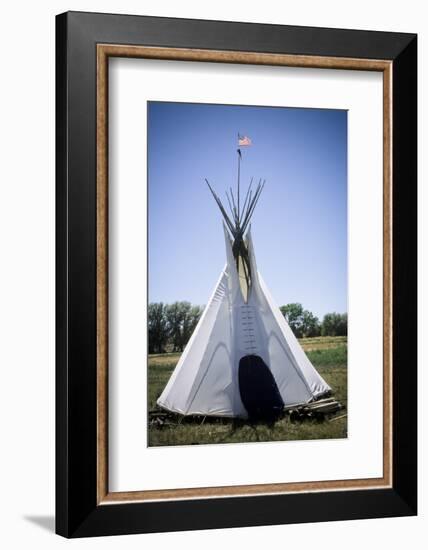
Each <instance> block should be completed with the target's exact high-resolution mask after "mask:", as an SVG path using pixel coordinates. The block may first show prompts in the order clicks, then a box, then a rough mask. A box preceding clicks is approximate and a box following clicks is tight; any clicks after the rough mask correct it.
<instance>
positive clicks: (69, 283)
mask: <svg viewBox="0 0 428 550" xmlns="http://www.w3.org/2000/svg"><path fill="white" fill-rule="evenodd" d="M100 43H103V44H123V45H146V46H156V47H157V46H161V47H171V48H195V49H203V50H211V49H212V50H224V51H237V52H239V51H243V52H247V51H251V52H260V53H281V54H290V55H305V56H319V57H323V56H327V57H330V56H333V57H339V58H340V57H344V58H355V59H366V60H389V61H391V62H392V95H393V99H392V101H393V108H392V121H391V124H392V128H393V132H392V181H393V187H392V189H393V193H392V218H393V225H392V276H393V287H392V303H393V308H392V335H393V336H392V365H393V366H392V372H393V377H392V402H393V427H392V437H393V447H392V448H393V455H392V463H393V481H392V487H390V488H382V489H361V490H337V491H321V492H307V493H295V494H293V493H289V494H275V495H259V496H243V497H230V498H229V497H225V498H200V499H192V500H170V501H161V502H127V503H109V504H108V505H99V504H98V501H97V371H96V360H97V347H96V334H97V315H96V273H97V256H96V238H97V225H96V209H97V202H96V173H97V140H96V136H97V119H96V109H97V105H96V97H97V96H96V79H97V65H96V62H97V59H96V46H97V44H100ZM56 98H57V100H56V159H57V160H56V532H57V533H58V534H60V535H62V536H65V537H85V536H98V535H114V534H126V533H146V532H160V531H178V530H193V529H209V528H226V527H240V526H255V525H273V524H283V523H302V522H320V521H335V520H345V519H362V518H374V517H393V516H409V515H415V514H416V513H417V438H416V435H417V399H416V398H417V374H416V364H417V330H416V328H417V305H416V304H417V294H416V293H417V290H416V288H417V236H416V235H417V231H416V230H417V205H416V202H417V188H416V183H417V181H416V180H417V168H416V167H417V143H416V140H417V104H416V99H417V36H416V35H414V34H404V33H387V32H373V31H355V30H342V29H325V28H309V27H294V26H279V25H265V24H248V23H231V22H219V21H202V20H190V19H172V18H158V17H143V16H124V15H111V14H96V13H80V12H68V13H64V14H61V15H58V16H57V18H56Z"/></svg>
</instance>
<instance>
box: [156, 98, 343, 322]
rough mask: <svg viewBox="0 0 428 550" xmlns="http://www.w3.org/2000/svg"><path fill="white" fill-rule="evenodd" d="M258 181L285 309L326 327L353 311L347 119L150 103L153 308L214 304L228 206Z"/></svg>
mask: <svg viewBox="0 0 428 550" xmlns="http://www.w3.org/2000/svg"><path fill="white" fill-rule="evenodd" d="M238 132H239V133H240V134H241V135H247V136H249V137H250V138H251V140H252V145H251V146H250V147H243V148H242V157H243V160H242V163H241V195H242V194H243V191H242V190H243V189H244V190H246V188H247V186H248V183H249V181H250V179H251V177H252V176H254V180H255V181H258V179H259V178H263V179H266V185H265V188H264V190H263V193H262V195H261V197H260V200H259V203H258V205H257V207H256V209H255V212H254V215H253V218H252V235H253V241H254V246H255V252H256V258H257V265H258V269H259V271H260V272H261V274H262V276H263V278H264V280H265V282H266V284H267V285H268V287H269V288H270V290H271V293H272V295H273V297H274V299H275V301H276V303H277V304H278V305H283V304H286V303H290V302H300V303H302V304H303V306H304V307H305V308H306V309H309V310H310V311H312V312H313V313H314V314H315V315H317V316H318V317H320V318H322V316H323V315H324V314H325V313H328V312H332V311H337V312H341V313H342V312H346V311H347V113H346V111H340V110H328V109H296V108H282V107H281V108H278V107H251V106H230V105H205V104H186V103H164V102H149V103H148V186H149V195H148V196H149V301H150V302H159V301H162V302H165V303H170V302H174V301H176V300H188V301H190V302H192V303H194V304H200V305H204V304H206V303H207V301H208V299H209V296H210V294H211V292H212V290H213V287H214V285H215V283H216V281H217V279H218V276H219V274H220V271H221V270H222V268H223V267H224V264H225V248H224V236H223V229H222V216H221V213H220V211H219V209H218V207H217V205H216V204H215V202H214V199H213V198H212V196H211V194H210V192H209V190H208V188H207V185H206V183H205V181H204V179H205V178H207V179H208V180H209V182H210V183H211V185H212V186H213V187H214V189H215V190H216V192H217V194H218V195H219V196H220V198H221V199H222V200H224V201H225V202H227V199H226V198H225V191H226V190H228V189H229V187H230V186H232V188H233V189H235V188H236V179H237V153H236V149H237V133H238Z"/></svg>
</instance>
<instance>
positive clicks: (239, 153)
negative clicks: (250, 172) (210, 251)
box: [238, 132, 241, 225]
mask: <svg viewBox="0 0 428 550" xmlns="http://www.w3.org/2000/svg"><path fill="white" fill-rule="evenodd" d="M240 178H241V151H240V149H239V132H238V225H239V212H240V210H239V180H240Z"/></svg>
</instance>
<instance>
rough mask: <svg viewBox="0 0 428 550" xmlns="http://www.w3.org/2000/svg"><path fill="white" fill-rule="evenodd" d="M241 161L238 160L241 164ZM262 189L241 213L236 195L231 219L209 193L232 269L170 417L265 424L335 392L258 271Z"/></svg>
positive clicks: (199, 333)
mask: <svg viewBox="0 0 428 550" xmlns="http://www.w3.org/2000/svg"><path fill="white" fill-rule="evenodd" d="M240 157H241V155H240V152H239V159H238V162H240ZM207 183H208V182H207ZM208 185H209V183H208ZM238 185H239V180H238ZM250 187H251V185H250ZM262 189H263V185H262V184H261V182H260V183H259V185H258V187H257V189H256V191H255V193H254V196H252V193H251V191H250V189H249V190H248V192H247V196H246V200H245V202H244V205H243V208H242V211H241V209H240V207H239V201H235V197H234V196H233V195H232V192H231V195H232V196H231V197H230V199H231V202H230V210H231V216H229V215H228V214H227V213H226V211H225V209H224V207H223V205H222V204H221V202H220V199H219V198H218V197H217V195H216V194H215V193H214V191H213V190H212V188H211V186H210V190H211V192H212V193H213V196H214V198H215V200H216V201H217V204H218V205H219V207H220V210H221V212H222V214H223V217H224V220H225V223H224V224H223V225H224V234H225V242H226V257H227V262H226V265H225V268H224V269H223V271H222V273H221V275H220V278H219V281H218V283H217V285H216V287H215V289H214V292H213V294H212V296H211V298H210V300H209V302H208V304H207V306H206V308H205V310H204V313H203V314H202V316H201V319H200V320H199V323H198V325H197V326H196V328H195V330H194V332H193V334H192V336H191V338H190V340H189V342H188V344H187V346H186V348H185V350H184V351H183V354H182V355H181V357H180V360H179V362H178V364H177V366H176V368H175V370H174V372H173V373H172V375H171V378H170V379H169V381H168V383H167V385H166V387H165V389H164V391H163V392H162V394H161V396H160V397H159V399H158V405H160V406H161V407H163V408H165V409H167V410H170V411H173V412H176V413H180V414H183V415H211V416H224V417H243V418H247V417H256V416H261V417H263V416H264V417H266V416H273V415H275V414H276V413H278V412H280V411H281V410H282V409H283V407H284V406H290V405H297V404H302V403H308V402H310V401H313V400H314V399H317V398H319V397H321V396H323V395H325V394H327V393H329V392H330V391H331V388H330V387H329V386H328V384H327V383H326V382H325V381H324V380H323V378H322V377H321V376H320V375H319V374H318V372H317V371H316V370H315V368H314V367H313V365H312V364H311V362H310V361H309V359H308V358H307V356H306V355H305V353H304V351H303V349H302V348H301V346H300V344H299V342H298V341H297V339H296V337H295V336H294V334H293V332H292V331H291V329H290V327H289V326H288V324H287V322H286V320H285V319H284V316H283V315H282V313H281V311H280V310H279V308H278V307H277V306H276V305H275V303H274V302H273V299H272V297H271V295H270V293H269V291H268V289H267V288H266V285H265V283H264V281H263V279H262V277H261V276H260V273H259V272H258V270H257V265H256V260H255V255H254V247H253V242H252V238H251V230H250V228H249V220H250V217H251V215H252V213H253V211H254V207H255V205H256V203H257V200H258V198H259V196H260V193H261V191H262ZM238 196H239V191H238ZM228 199H229V197H228ZM247 228H248V231H246V230H247ZM245 232H246V233H245ZM244 233H245V237H244Z"/></svg>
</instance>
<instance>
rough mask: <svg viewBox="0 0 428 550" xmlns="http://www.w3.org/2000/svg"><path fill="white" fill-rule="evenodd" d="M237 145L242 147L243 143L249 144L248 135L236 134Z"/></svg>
mask: <svg viewBox="0 0 428 550" xmlns="http://www.w3.org/2000/svg"><path fill="white" fill-rule="evenodd" d="M238 145H239V147H242V146H245V145H251V139H250V138H249V137H248V136H240V135H238Z"/></svg>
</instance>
